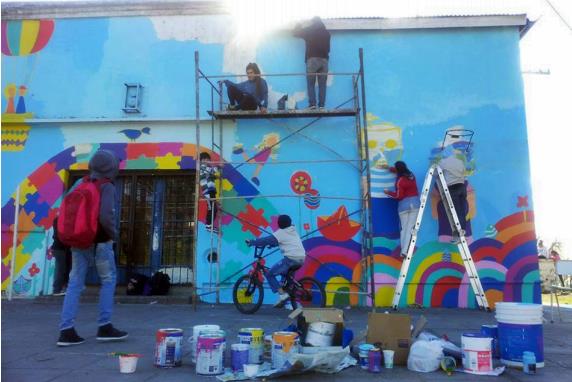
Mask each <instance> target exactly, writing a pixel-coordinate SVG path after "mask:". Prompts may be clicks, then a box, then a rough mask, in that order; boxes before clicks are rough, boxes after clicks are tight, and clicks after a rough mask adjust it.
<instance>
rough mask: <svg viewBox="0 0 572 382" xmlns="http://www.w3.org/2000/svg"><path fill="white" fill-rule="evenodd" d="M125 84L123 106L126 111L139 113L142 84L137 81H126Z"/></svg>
mask: <svg viewBox="0 0 572 382" xmlns="http://www.w3.org/2000/svg"><path fill="white" fill-rule="evenodd" d="M124 85H125V107H124V108H123V111H124V112H126V113H141V96H142V93H143V86H142V85H141V84H138V83H126V84H124Z"/></svg>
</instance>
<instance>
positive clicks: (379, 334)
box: [366, 313, 411, 365]
mask: <svg viewBox="0 0 572 382" xmlns="http://www.w3.org/2000/svg"><path fill="white" fill-rule="evenodd" d="M366 341H367V343H368V344H375V343H377V342H379V343H381V348H382V349H389V350H393V351H395V355H394V357H393V363H394V364H395V365H407V357H408V356H409V347H410V346H411V317H409V315H407V314H386V313H370V314H369V315H368V320H367V337H366Z"/></svg>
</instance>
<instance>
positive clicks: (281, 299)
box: [274, 293, 290, 308]
mask: <svg viewBox="0 0 572 382" xmlns="http://www.w3.org/2000/svg"><path fill="white" fill-rule="evenodd" d="M289 298H290V296H289V295H288V293H282V294H280V295H278V301H276V304H274V307H275V308H276V307H279V306H281V305H282V304H284V301H286V300H288V299H289Z"/></svg>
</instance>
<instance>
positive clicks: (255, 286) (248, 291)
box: [232, 275, 264, 314]
mask: <svg viewBox="0 0 572 382" xmlns="http://www.w3.org/2000/svg"><path fill="white" fill-rule="evenodd" d="M263 300H264V288H263V287H262V284H261V283H260V282H259V281H258V280H256V279H255V278H253V277H251V276H250V275H244V276H242V277H241V278H239V279H238V280H237V281H236V283H234V287H233V288H232V301H233V302H234V306H236V309H238V311H239V312H240V313H244V314H252V313H254V312H256V311H257V310H258V309H260V305H262V301H263Z"/></svg>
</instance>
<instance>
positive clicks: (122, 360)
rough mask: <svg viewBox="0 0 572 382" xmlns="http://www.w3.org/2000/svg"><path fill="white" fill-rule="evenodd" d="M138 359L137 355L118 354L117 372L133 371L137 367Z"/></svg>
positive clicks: (128, 372) (129, 372)
mask: <svg viewBox="0 0 572 382" xmlns="http://www.w3.org/2000/svg"><path fill="white" fill-rule="evenodd" d="M138 360H139V356H136V355H120V356H119V372H120V373H123V374H131V373H135V369H137V361H138Z"/></svg>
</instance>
